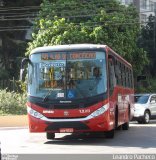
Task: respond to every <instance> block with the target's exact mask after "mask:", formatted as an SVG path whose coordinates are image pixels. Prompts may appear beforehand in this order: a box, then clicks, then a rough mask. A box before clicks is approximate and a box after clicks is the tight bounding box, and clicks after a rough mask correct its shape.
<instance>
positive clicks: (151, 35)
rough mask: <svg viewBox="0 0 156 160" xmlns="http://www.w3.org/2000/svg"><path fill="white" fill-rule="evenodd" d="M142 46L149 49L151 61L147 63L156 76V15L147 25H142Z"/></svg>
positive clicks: (148, 53)
mask: <svg viewBox="0 0 156 160" xmlns="http://www.w3.org/2000/svg"><path fill="white" fill-rule="evenodd" d="M139 45H140V47H142V48H144V50H146V51H147V55H148V57H149V60H150V63H149V64H148V65H147V67H148V68H149V71H148V72H149V74H150V75H151V76H153V77H155V76H156V72H155V71H156V54H155V53H156V17H155V16H152V15H151V16H150V17H149V19H148V22H147V24H146V25H143V26H142V31H141V36H140V40H139Z"/></svg>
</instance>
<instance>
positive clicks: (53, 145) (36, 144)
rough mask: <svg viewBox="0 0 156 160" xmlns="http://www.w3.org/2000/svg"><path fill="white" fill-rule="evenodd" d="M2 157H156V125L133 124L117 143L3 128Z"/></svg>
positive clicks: (117, 136) (117, 137) (117, 135)
mask: <svg viewBox="0 0 156 160" xmlns="http://www.w3.org/2000/svg"><path fill="white" fill-rule="evenodd" d="M0 142H1V152H2V154H6V153H8V154H25V153H26V154H27V153H28V154H31V153H33V154H42V153H43V154H45V153H46V154H47V153H49V154H71V153H72V154H120V153H122V154H123V153H124V154H136V153H139V154H149V153H151V154H154V153H155V154H156V121H152V122H151V123H150V124H147V125H143V124H141V125H140V124H137V123H136V122H132V123H131V124H130V129H129V130H128V131H122V130H119V131H116V133H115V138H114V139H106V138H105V137H97V138H93V137H89V136H85V135H70V134H56V139H55V140H51V141H49V140H47V139H46V136H45V133H29V130H28V128H0Z"/></svg>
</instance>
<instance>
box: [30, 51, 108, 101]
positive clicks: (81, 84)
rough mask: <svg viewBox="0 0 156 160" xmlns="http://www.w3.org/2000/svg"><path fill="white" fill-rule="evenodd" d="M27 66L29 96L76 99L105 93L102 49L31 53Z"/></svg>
mask: <svg viewBox="0 0 156 160" xmlns="http://www.w3.org/2000/svg"><path fill="white" fill-rule="evenodd" d="M30 60H31V63H32V64H29V66H28V95H30V96H33V97H38V98H43V99H44V97H47V96H48V99H49V100H75V99H82V98H89V97H93V96H97V95H101V94H104V93H106V92H107V72H106V54H105V51H70V52H68V51H64V52H57V51H56V52H54V51H52V52H48V53H34V54H32V55H30Z"/></svg>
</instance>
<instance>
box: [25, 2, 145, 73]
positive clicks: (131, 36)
mask: <svg viewBox="0 0 156 160" xmlns="http://www.w3.org/2000/svg"><path fill="white" fill-rule="evenodd" d="M138 19H139V16H138V13H137V11H136V9H135V8H134V7H133V6H132V5H131V6H129V7H126V6H121V5H120V4H119V3H118V2H117V1H116V0H112V1H108V0H92V1H88V0H81V1H76V0H57V1H55V0H51V1H49V0H44V1H43V3H42V5H41V11H40V14H39V16H38V18H37V19H36V22H35V26H34V33H33V35H32V37H33V41H32V42H30V43H29V44H28V49H27V55H28V54H29V53H30V52H31V50H32V49H33V48H35V47H39V46H48V45H57V44H71V43H73V44H75V43H95V44H107V45H108V46H110V47H111V48H112V49H113V50H115V51H116V52H117V53H119V54H120V55H121V56H123V57H124V58H125V59H127V60H128V61H129V62H130V63H131V64H132V65H133V67H134V71H135V75H137V74H139V73H140V72H141V71H142V69H143V66H144V65H145V64H146V63H147V62H148V59H147V56H146V52H145V51H144V50H143V49H142V48H139V47H138V46H137V38H138V35H139V31H140V25H139V23H138ZM138 61H139V63H138Z"/></svg>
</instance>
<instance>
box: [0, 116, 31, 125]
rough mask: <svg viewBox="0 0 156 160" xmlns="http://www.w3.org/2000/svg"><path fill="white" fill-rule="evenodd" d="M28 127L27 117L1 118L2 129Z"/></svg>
mask: <svg viewBox="0 0 156 160" xmlns="http://www.w3.org/2000/svg"><path fill="white" fill-rule="evenodd" d="M24 126H28V118H27V115H15V116H14V115H11V116H0V127H24Z"/></svg>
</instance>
